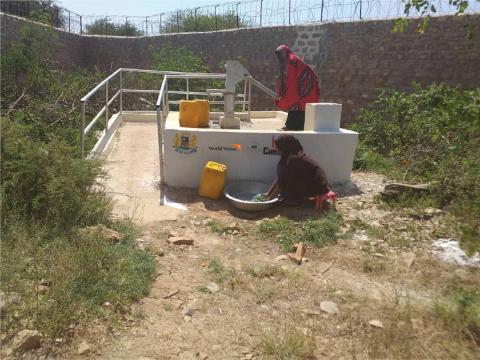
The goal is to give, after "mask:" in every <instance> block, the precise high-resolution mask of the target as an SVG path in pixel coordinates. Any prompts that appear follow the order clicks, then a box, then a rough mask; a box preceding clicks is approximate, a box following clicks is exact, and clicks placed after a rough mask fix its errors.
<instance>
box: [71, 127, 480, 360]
mask: <svg viewBox="0 0 480 360" xmlns="http://www.w3.org/2000/svg"><path fill="white" fill-rule="evenodd" d="M150 127H151V128H150ZM152 132H153V133H154V125H153V124H152V126H150V125H148V124H125V125H124V126H123V127H122V129H121V131H120V134H121V135H120V137H119V138H117V144H116V146H115V149H114V150H113V152H112V154H111V155H110V157H109V168H108V170H109V173H110V175H111V177H110V180H109V183H108V184H107V188H108V189H110V192H111V193H112V195H113V197H114V199H115V201H116V208H115V211H116V214H117V215H118V216H123V215H129V216H133V217H134V218H135V219H136V221H137V222H138V223H139V224H140V226H141V228H142V236H141V237H140V238H139V239H138V242H139V246H141V247H144V248H150V249H153V251H154V252H155V253H157V254H158V255H159V256H156V259H157V263H158V276H157V278H156V280H155V281H154V283H153V284H152V289H151V293H150V294H149V295H148V296H147V297H146V298H144V299H143V300H141V301H140V302H139V303H138V304H135V306H134V308H133V311H132V315H129V316H130V318H128V319H127V320H128V321H127V322H126V325H125V324H120V325H119V326H118V327H115V328H114V329H105V331H104V334H103V335H98V336H97V337H95V338H94V337H89V338H87V339H86V340H87V341H88V342H89V343H90V344H91V346H92V350H91V352H89V353H88V354H86V355H75V354H73V355H71V357H72V358H75V357H78V358H85V357H88V358H98V359H143V360H147V359H267V358H274V359H294V358H306V359H322V358H354V359H363V358H382V359H385V358H422V359H425V358H431V359H433V358H452V357H455V358H475V355H478V354H479V353H478V348H472V347H471V346H467V345H465V343H464V342H463V341H462V340H461V339H458V338H456V337H455V335H452V333H450V332H448V331H446V330H445V328H444V327H442V326H441V325H440V323H439V322H438V320H436V319H435V318H434V317H432V315H431V314H432V311H433V309H434V306H435V304H437V303H439V302H442V301H444V300H445V299H446V294H448V291H449V289H450V288H452V287H454V286H459V284H465V285H466V286H467V285H471V284H472V283H477V284H478V283H479V282H478V281H479V273H478V270H474V269H469V268H459V267H457V266H455V265H449V264H445V263H442V262H440V261H439V260H438V259H437V258H436V256H435V255H434V254H433V253H432V251H431V250H432V249H431V242H432V239H433V238H434V234H435V231H437V230H438V229H439V228H441V227H442V221H443V219H444V218H445V214H444V213H442V212H440V211H431V210H429V211H426V212H425V213H418V212H411V213H409V212H408V211H396V212H392V211H391V210H387V209H385V208H383V207H382V206H381V205H380V204H379V203H378V202H377V201H376V200H375V198H374V197H375V195H377V194H378V193H379V191H381V190H382V189H383V187H384V180H383V178H382V177H381V176H378V175H376V174H371V173H360V172H357V173H353V174H352V184H351V185H349V186H345V187H342V188H340V187H337V188H336V189H335V190H336V191H337V194H338V197H339V199H338V203H337V211H338V212H339V213H340V214H341V215H342V217H343V220H342V226H341V228H342V230H341V235H340V239H339V241H338V242H337V243H336V244H334V245H331V246H327V247H324V248H313V247H308V248H307V251H306V258H307V259H306V260H305V261H304V262H303V263H302V264H301V265H297V264H295V263H293V262H292V261H290V260H289V259H285V256H282V255H284V254H285V253H284V252H283V251H282V249H281V248H280V246H278V245H277V244H276V242H275V239H274V238H264V237H262V236H260V234H259V231H258V226H259V223H260V222H261V221H264V220H265V219H267V220H268V219H273V218H276V217H277V216H285V217H289V218H293V219H296V220H302V219H306V218H318V217H319V216H320V215H319V214H318V213H317V212H315V210H314V209H313V206H311V205H310V206H302V207H292V208H284V207H278V208H274V209H271V210H269V211H267V212H263V213H259V214H255V213H245V212H240V211H237V210H234V209H233V208H231V207H230V206H229V205H228V204H227V203H226V202H225V200H222V201H211V200H205V199H201V198H199V197H198V196H197V195H196V193H195V192H194V191H190V190H172V189H169V190H168V196H169V197H170V198H171V199H173V200H176V201H178V202H182V203H185V204H186V205H187V207H188V211H180V210H177V209H172V208H169V207H164V208H160V207H159V206H158V191H157V190H156V182H157V181H158V177H156V174H157V169H158V167H157V166H158V163H157V162H156V161H158V160H157V159H156V155H155V154H156V151H154V150H155V149H154V145H152V143H151V141H150V142H148V141H146V139H148V138H150V137H151V136H152V135H151V133H152ZM126 143H127V144H128V146H126ZM148 144H150V145H151V146H150V147H149V145H148ZM132 147H136V150H137V152H136V153H135V152H132V151H131V148H132ZM129 148H130V150H129ZM132 154H134V155H132ZM152 154H153V155H152ZM145 164H148V166H145ZM210 221H214V222H215V223H217V224H222V225H224V227H225V231H224V232H222V233H216V232H213V231H212V229H211V227H210V226H209V225H208V223H209V222H210ZM170 232H176V233H177V234H178V235H179V236H184V237H187V238H193V239H194V241H195V243H194V245H193V246H187V245H169V244H168V243H167V238H168V234H169V233H170ZM160 255H162V256H160ZM324 301H330V302H333V303H335V305H336V307H337V312H336V314H333V313H331V314H329V313H327V312H325V311H323V310H322V309H321V306H320V303H321V302H324ZM445 301H446V300H445ZM74 351H75V350H74Z"/></svg>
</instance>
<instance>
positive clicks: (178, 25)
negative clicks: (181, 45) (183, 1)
mask: <svg viewBox="0 0 480 360" xmlns="http://www.w3.org/2000/svg"><path fill="white" fill-rule="evenodd" d="M178 13H179V12H178V11H177V33H179V32H180V18H179V15H178Z"/></svg>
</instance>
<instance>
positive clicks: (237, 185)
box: [224, 181, 278, 211]
mask: <svg viewBox="0 0 480 360" xmlns="http://www.w3.org/2000/svg"><path fill="white" fill-rule="evenodd" d="M269 187H270V186H269V185H267V184H265V183H261V182H256V181H239V182H234V183H231V184H229V185H227V187H226V188H225V191H224V194H225V197H226V198H227V199H228V201H229V202H230V204H232V205H233V206H234V207H236V208H238V209H241V210H245V211H262V210H266V209H269V208H271V207H272V206H273V205H275V203H277V202H278V198H275V199H272V200H268V201H263V202H257V201H252V198H253V197H254V196H255V195H257V194H264V193H266V192H267V191H268V189H269Z"/></svg>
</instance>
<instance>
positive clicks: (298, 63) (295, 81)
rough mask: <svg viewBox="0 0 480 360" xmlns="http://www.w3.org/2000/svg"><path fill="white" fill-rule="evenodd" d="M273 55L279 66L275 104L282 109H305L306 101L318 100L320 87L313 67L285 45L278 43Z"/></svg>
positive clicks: (313, 101)
mask: <svg viewBox="0 0 480 360" xmlns="http://www.w3.org/2000/svg"><path fill="white" fill-rule="evenodd" d="M275 55H276V56H277V60H278V64H279V68H280V74H279V80H278V88H277V93H278V96H280V99H279V100H276V101H275V103H276V104H277V106H278V107H279V108H280V109H282V110H284V111H289V110H301V111H305V105H306V104H307V103H315V102H318V98H319V95H320V89H319V88H318V80H317V76H316V75H315V72H314V71H313V69H312V68H311V67H310V66H309V65H307V64H305V62H303V60H302V59H300V58H299V57H298V56H297V55H295V53H294V52H293V51H291V50H290V49H289V48H288V47H287V46H285V45H280V46H279V47H278V48H277V50H275Z"/></svg>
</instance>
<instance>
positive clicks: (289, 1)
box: [288, 0, 292, 25]
mask: <svg viewBox="0 0 480 360" xmlns="http://www.w3.org/2000/svg"><path fill="white" fill-rule="evenodd" d="M291 12H292V0H288V25H292V21H291Z"/></svg>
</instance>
